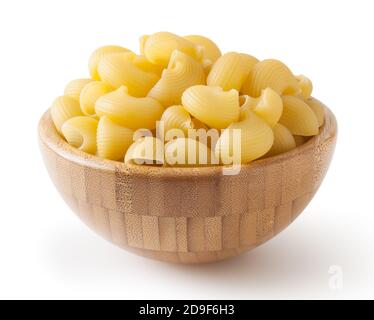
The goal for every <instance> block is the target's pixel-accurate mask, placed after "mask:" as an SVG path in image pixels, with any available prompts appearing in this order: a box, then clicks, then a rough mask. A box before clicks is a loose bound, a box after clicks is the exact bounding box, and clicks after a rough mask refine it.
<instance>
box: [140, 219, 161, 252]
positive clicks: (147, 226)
mask: <svg viewBox="0 0 374 320" xmlns="http://www.w3.org/2000/svg"><path fill="white" fill-rule="evenodd" d="M142 226H143V227H142V229H143V243H144V249H149V250H160V235H159V229H158V217H152V216H142Z"/></svg>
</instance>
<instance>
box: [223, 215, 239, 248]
mask: <svg viewBox="0 0 374 320" xmlns="http://www.w3.org/2000/svg"><path fill="white" fill-rule="evenodd" d="M222 233H223V234H222V237H223V239H222V241H223V248H224V249H233V248H238V247H239V245H240V216H239V215H230V216H224V217H222Z"/></svg>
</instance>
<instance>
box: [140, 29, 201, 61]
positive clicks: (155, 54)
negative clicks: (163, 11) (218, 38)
mask: <svg viewBox="0 0 374 320" xmlns="http://www.w3.org/2000/svg"><path fill="white" fill-rule="evenodd" d="M174 50H179V51H181V52H184V53H185V54H187V55H189V56H191V57H192V58H194V59H196V60H198V61H200V60H201V58H202V56H203V50H204V48H203V47H202V46H200V45H197V44H195V43H193V42H191V41H189V40H187V39H185V38H183V37H180V36H178V35H176V34H173V33H170V32H157V33H154V34H152V35H150V36H143V37H141V38H140V52H141V53H142V54H143V55H144V56H145V57H146V58H147V59H148V60H149V61H150V62H152V63H154V64H159V65H161V66H164V67H167V65H168V63H169V60H170V57H171V54H172V53H173V51H174Z"/></svg>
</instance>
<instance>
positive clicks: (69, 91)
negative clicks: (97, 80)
mask: <svg viewBox="0 0 374 320" xmlns="http://www.w3.org/2000/svg"><path fill="white" fill-rule="evenodd" d="M91 81H92V80H91V79H76V80H73V81H70V82H69V83H68V84H67V85H66V87H65V90H64V95H65V96H68V97H71V98H74V99H76V100H78V101H79V98H80V95H81V91H82V89H83V88H84V87H85V86H86V85H87V84H88V83H90V82H91Z"/></svg>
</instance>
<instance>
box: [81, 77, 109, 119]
mask: <svg viewBox="0 0 374 320" xmlns="http://www.w3.org/2000/svg"><path fill="white" fill-rule="evenodd" d="M112 90H113V89H112V87H110V86H108V85H107V84H105V83H104V82H101V81H92V82H90V83H88V84H87V85H86V86H85V87H84V88H83V89H82V92H81V95H80V99H79V101H80V105H81V109H82V111H83V113H84V114H85V115H87V116H90V115H94V114H95V103H96V100H97V99H99V98H100V97H101V96H103V95H104V94H107V93H109V92H110V91H112Z"/></svg>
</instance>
